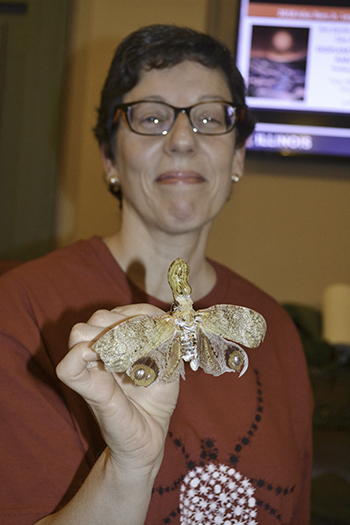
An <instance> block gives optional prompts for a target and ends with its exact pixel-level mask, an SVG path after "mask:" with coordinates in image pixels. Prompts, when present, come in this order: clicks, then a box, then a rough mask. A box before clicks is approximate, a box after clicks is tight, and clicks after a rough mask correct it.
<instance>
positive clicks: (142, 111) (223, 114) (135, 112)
mask: <svg viewBox="0 0 350 525" xmlns="http://www.w3.org/2000/svg"><path fill="white" fill-rule="evenodd" d="M127 115H128V121H129V124H130V127H131V128H132V129H133V130H134V131H135V132H136V133H142V134H145V135H161V134H166V133H167V132H168V131H169V130H170V128H171V126H172V125H173V123H174V120H175V115H176V113H175V110H174V108H172V107H171V106H168V105H167V104H164V103H162V102H147V101H146V102H139V103H136V104H133V105H131V106H130V107H129V109H128V114H127ZM189 116H190V121H191V125H192V126H193V128H195V130H196V131H198V132H199V133H203V134H207V135H216V134H221V133H226V132H227V131H229V130H231V129H232V128H233V127H234V124H235V122H236V109H235V108H234V107H233V106H230V105H229V104H226V103H224V102H204V103H199V104H196V105H195V106H193V107H192V108H191V109H190V112H189Z"/></svg>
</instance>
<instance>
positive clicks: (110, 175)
mask: <svg viewBox="0 0 350 525" xmlns="http://www.w3.org/2000/svg"><path fill="white" fill-rule="evenodd" d="M100 153H101V159H102V164H103V169H104V172H105V179H106V182H107V183H108V184H110V183H111V182H112V179H113V180H114V182H115V181H117V180H119V177H118V172H117V169H116V167H115V165H114V163H113V160H112V159H111V158H110V157H108V156H107V155H106V151H105V148H104V147H103V146H101V148H100Z"/></svg>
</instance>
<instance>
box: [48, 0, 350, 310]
mask: <svg viewBox="0 0 350 525" xmlns="http://www.w3.org/2000/svg"><path fill="white" fill-rule="evenodd" d="M72 5H73V7H74V9H73V12H72V23H71V30H70V43H69V57H68V58H69V59H68V67H67V72H66V91H65V99H64V105H63V112H64V124H63V130H64V133H63V134H62V153H61V169H60V173H61V179H60V190H61V191H60V198H59V206H58V218H57V243H58V245H63V244H67V243H68V242H71V241H74V240H76V239H79V238H88V237H90V236H91V235H93V234H99V235H106V234H109V233H111V232H113V231H114V230H115V229H116V228H117V227H118V224H119V211H118V204H117V202H116V201H115V199H114V198H113V197H112V196H110V195H108V193H107V192H106V188H105V186H104V183H103V179H102V167H101V163H100V159H99V153H98V149H97V146H96V144H95V141H94V138H93V136H92V133H91V128H92V127H93V125H94V123H95V108H96V107H97V105H98V101H99V92H100V89H101V87H102V82H103V79H104V77H105V75H106V72H107V68H108V66H109V62H110V60H111V58H112V55H113V52H114V49H115V47H116V45H117V44H118V43H119V42H120V40H121V39H122V38H123V37H124V36H125V35H126V34H128V33H129V32H130V31H132V30H134V29H137V28H138V27H141V26H142V25H145V24H148V23H154V22H161V23H162V22H165V23H175V24H178V25H189V26H191V27H194V28H195V29H199V30H205V28H206V9H207V1H206V0H191V1H188V0H176V1H175V0H172V1H166V0H149V1H148V2H145V1H144V0H126V1H122V0H75V1H74V2H72ZM349 203H350V163H349V161H345V160H340V161H339V160H332V161H327V162H325V161H320V160H302V159H295V158H274V159H268V158H262V159H260V160H259V159H255V158H250V157H249V158H248V159H247V162H246V174H245V176H244V178H243V179H242V180H241V181H240V182H239V183H238V184H236V185H235V186H234V188H233V194H232V197H231V200H230V202H229V203H228V204H227V205H226V207H225V209H224V211H223V212H222V214H221V215H220V216H219V217H218V218H217V219H216V221H215V223H214V227H213V231H212V235H211V238H210V242H209V247H208V255H209V256H210V257H213V258H215V259H217V260H218V261H220V262H223V263H224V264H226V265H227V266H229V267H231V268H233V269H235V270H236V271H238V272H239V273H241V274H242V275H244V276H245V277H247V278H248V279H250V280H252V281H253V282H255V283H256V284H258V285H259V286H261V287H262V288H264V289H265V290H266V291H268V292H269V293H271V294H272V295H273V296H274V297H276V299H278V300H280V301H294V302H299V303H303V304H306V305H312V306H318V305H319V304H320V301H321V297H322V292H323V289H324V288H325V286H327V285H328V284H331V283H334V282H347V283H350V231H349V230H350V205H349Z"/></svg>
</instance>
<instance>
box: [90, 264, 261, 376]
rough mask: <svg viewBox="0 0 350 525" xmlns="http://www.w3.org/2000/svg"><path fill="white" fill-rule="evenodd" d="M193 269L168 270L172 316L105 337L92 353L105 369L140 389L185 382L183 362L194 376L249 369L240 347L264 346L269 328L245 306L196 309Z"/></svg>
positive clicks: (140, 321)
mask: <svg viewBox="0 0 350 525" xmlns="http://www.w3.org/2000/svg"><path fill="white" fill-rule="evenodd" d="M189 273H190V270H189V267H188V265H187V263H186V262H185V261H184V260H183V259H181V258H178V259H175V261H173V262H172V263H171V265H170V267H169V270H168V282H169V286H170V288H171V291H172V294H173V303H172V306H171V310H170V312H169V313H168V314H164V315H159V316H150V315H143V316H138V317H134V318H131V319H129V320H126V321H124V322H122V323H120V324H118V325H116V326H115V327H114V328H112V329H111V330H109V331H108V332H106V333H105V334H104V335H103V336H102V337H100V339H98V341H96V343H95V344H94V345H93V347H92V348H93V349H94V350H95V351H96V352H97V353H98V354H99V356H100V358H101V360H102V361H103V363H104V366H105V369H106V370H108V371H110V372H126V374H127V375H128V376H129V377H130V378H131V379H132V380H133V382H134V383H135V384H136V385H139V386H149V385H151V384H152V383H153V382H154V381H160V382H162V383H169V382H170V381H174V380H175V379H177V378H178V377H179V375H180V374H181V376H182V377H183V378H184V377H185V369H184V364H183V362H184V361H186V362H189V363H190V366H191V368H192V370H197V369H198V367H200V368H202V369H203V370H204V372H206V373H208V374H212V375H214V376H219V375H221V374H223V373H224V372H239V377H241V376H242V375H243V374H244V373H245V371H246V370H247V368H248V356H247V353H246V352H245V350H243V348H241V346H239V345H238V344H237V343H240V344H242V345H244V346H246V347H248V348H256V347H257V346H259V344H260V343H261V341H262V340H263V338H264V336H265V332H266V322H265V319H264V318H263V316H262V315H260V314H259V313H258V312H255V311H254V310H251V309H250V308H246V307H244V306H233V305H227V304H219V305H215V306H211V307H210V308H206V309H204V310H197V311H195V310H194V309H193V306H192V305H193V302H192V299H191V297H190V294H191V287H190V285H189Z"/></svg>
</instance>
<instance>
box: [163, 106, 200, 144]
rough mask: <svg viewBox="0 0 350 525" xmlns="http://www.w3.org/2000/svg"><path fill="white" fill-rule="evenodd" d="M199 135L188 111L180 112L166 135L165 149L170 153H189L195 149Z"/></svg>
mask: <svg viewBox="0 0 350 525" xmlns="http://www.w3.org/2000/svg"><path fill="white" fill-rule="evenodd" d="M196 142H197V137H196V133H195V132H194V131H193V128H192V124H191V122H190V120H189V118H188V116H187V115H186V113H179V114H178V115H177V117H176V119H175V122H174V124H173V126H172V128H171V130H170V131H169V132H168V134H167V135H166V136H165V149H166V151H168V152H169V153H183V154H189V153H192V152H194V151H195V148H196Z"/></svg>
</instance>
